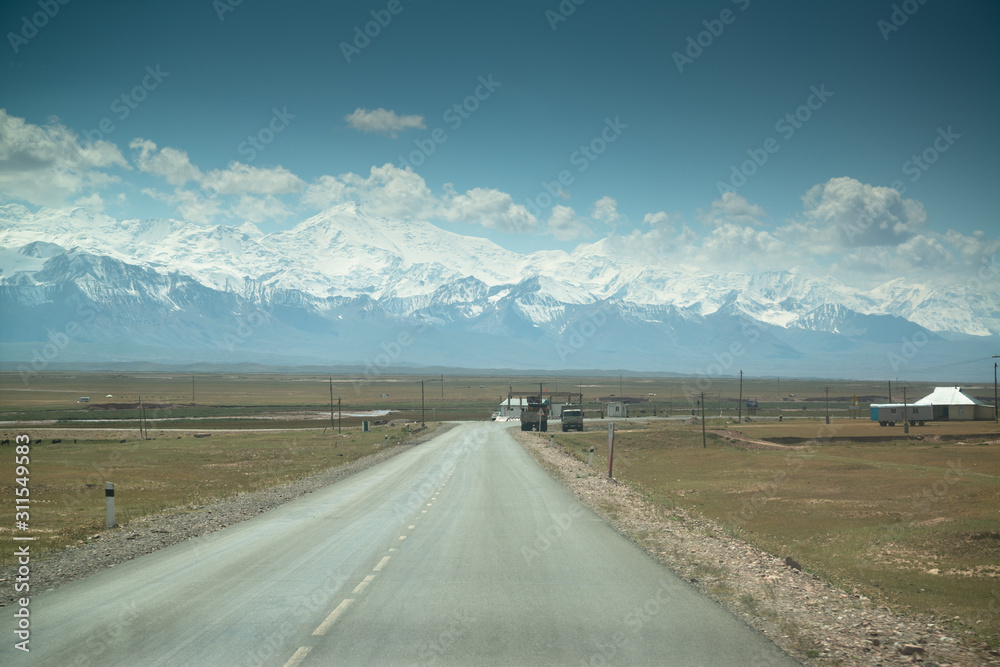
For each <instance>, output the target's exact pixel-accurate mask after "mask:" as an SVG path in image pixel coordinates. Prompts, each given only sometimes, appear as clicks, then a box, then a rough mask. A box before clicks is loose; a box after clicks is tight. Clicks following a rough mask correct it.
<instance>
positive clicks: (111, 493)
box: [104, 482, 115, 528]
mask: <svg viewBox="0 0 1000 667" xmlns="http://www.w3.org/2000/svg"><path fill="white" fill-rule="evenodd" d="M104 499H105V502H106V504H107V506H108V517H107V519H108V520H107V524H108V528H114V527H115V485H114V484H112V483H111V482H105V483H104Z"/></svg>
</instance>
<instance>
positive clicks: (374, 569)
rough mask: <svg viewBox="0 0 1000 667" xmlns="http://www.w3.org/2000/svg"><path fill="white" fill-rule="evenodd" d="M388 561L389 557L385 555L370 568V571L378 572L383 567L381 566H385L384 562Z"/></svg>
mask: <svg viewBox="0 0 1000 667" xmlns="http://www.w3.org/2000/svg"><path fill="white" fill-rule="evenodd" d="M388 562H389V557H388V556H385V557H383V558H382V560H380V561H379V562H378V565H376V566H375V567H374V568H373V569H372V571H373V572H379V571H381V570H382V568H383V567H385V564H386V563H388Z"/></svg>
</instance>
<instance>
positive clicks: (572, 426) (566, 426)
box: [562, 403, 583, 432]
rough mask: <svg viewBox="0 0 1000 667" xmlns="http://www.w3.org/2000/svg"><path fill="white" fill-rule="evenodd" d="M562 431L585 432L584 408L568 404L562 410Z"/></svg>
mask: <svg viewBox="0 0 1000 667" xmlns="http://www.w3.org/2000/svg"><path fill="white" fill-rule="evenodd" d="M562 430H563V432H566V431H573V430H576V431H582V430H583V406H582V405H578V404H574V403H567V404H566V405H564V406H563V409H562Z"/></svg>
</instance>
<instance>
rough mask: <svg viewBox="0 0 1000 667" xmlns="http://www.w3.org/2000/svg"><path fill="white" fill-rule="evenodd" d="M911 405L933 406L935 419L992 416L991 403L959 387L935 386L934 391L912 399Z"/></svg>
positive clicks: (984, 417) (966, 418) (957, 419)
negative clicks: (984, 401)
mask: <svg viewBox="0 0 1000 667" xmlns="http://www.w3.org/2000/svg"><path fill="white" fill-rule="evenodd" d="M913 405H917V406H924V405H929V406H933V410H934V418H935V419H944V420H948V421H971V420H973V419H993V418H994V408H993V406H992V405H989V404H987V403H983V402H982V401H980V400H979V399H978V398H973V397H972V396H969V395H968V394H966V393H965V392H964V391H962V388H961V387H935V388H934V391H932V392H931V393H929V394H927V395H926V396H924V397H923V398H921V399H920V400H918V401H914V402H913Z"/></svg>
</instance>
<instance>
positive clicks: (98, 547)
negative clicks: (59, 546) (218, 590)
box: [0, 423, 455, 607]
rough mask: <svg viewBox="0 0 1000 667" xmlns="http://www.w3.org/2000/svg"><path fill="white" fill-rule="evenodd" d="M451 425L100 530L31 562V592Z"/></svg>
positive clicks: (377, 459)
mask: <svg viewBox="0 0 1000 667" xmlns="http://www.w3.org/2000/svg"><path fill="white" fill-rule="evenodd" d="M454 426H455V424H453V423H445V424H441V425H439V426H438V427H437V428H436V429H435V430H433V431H430V432H428V433H425V434H422V435H419V436H417V437H416V438H414V439H413V440H412V441H410V442H409V443H407V444H405V445H396V446H395V447H389V448H385V449H380V450H379V451H377V452H375V453H373V454H369V455H368V456H365V457H363V458H360V459H357V460H356V461H352V462H350V463H347V464H345V465H342V466H337V467H336V468H329V469H327V470H324V471H323V472H320V473H317V474H315V475H311V476H309V477H304V478H302V479H298V480H295V481H292V482H287V483H284V484H279V485H278V486H274V487H271V488H269V489H263V490H261V491H254V492H251V493H242V494H239V495H237V496H234V497H232V498H227V499H225V500H221V501H219V502H217V503H213V504H211V505H204V506H200V507H195V508H184V509H183V510H179V511H176V512H170V511H169V510H168V511H167V512H166V513H161V514H156V515H152V516H148V517H143V518H140V519H136V520H134V521H130V522H129V523H128V524H127V525H125V526H121V527H119V528H116V529H112V530H105V531H102V532H100V533H97V534H95V535H94V536H93V537H92V538H91V539H90V540H88V541H87V542H85V543H84V544H80V545H76V546H72V547H68V548H66V549H63V550H62V551H58V552H50V553H48V554H45V555H44V556H42V557H41V558H39V559H37V560H35V559H34V558H33V559H32V561H31V593H32V596H36V595H38V594H39V593H42V592H44V591H49V590H52V589H54V588H57V587H59V586H61V585H62V584H65V583H68V582H70V581H74V580H76V579H82V578H83V577H86V576H89V575H91V574H94V573H96V572H99V571H101V570H104V569H107V568H109V567H112V566H114V565H117V564H118V563H124V562H125V561H129V560H132V559H133V558H138V557H139V556H143V555H145V554H148V553H152V552H153V551H156V550H158V549H162V548H163V547H168V546H170V545H171V544H176V543H177V542H183V541H184V540H189V539H191V538H195V537H200V536H202V535H206V534H208V533H211V532H214V531H216V530H219V529H221V528H225V527H226V526H231V525H233V524H235V523H239V522H241V521H246V520H247V519H250V518H253V517H255V516H257V515H258V514H262V513H264V512H266V511H268V510H269V509H273V508H274V507H277V506H278V505H281V504H283V503H286V502H288V501H290V500H295V499H296V498H298V497H300V496H303V495H305V494H307V493H312V492H313V491H316V490H317V489H321V488H323V487H324V486H329V485H330V484H333V483H334V482H338V481H340V480H342V479H344V478H346V477H349V476H350V475H353V474H355V473H358V472H361V471H362V470H365V469H367V468H370V467H372V466H374V465H377V464H379V463H381V462H383V461H385V460H386V459H389V458H391V457H393V456H395V455H397V454H400V453H402V452H404V451H406V450H407V449H410V448H411V447H413V446H414V445H419V444H421V443H423V442H426V441H428V440H430V439H432V438H436V437H437V436H439V435H441V434H442V433H445V432H447V431H448V430H450V429H451V428H453V427H454ZM16 570H17V566H16V565H11V566H8V567H6V568H4V569H3V570H0V587H2V588H0V590H2V593H0V607H4V606H7V605H9V604H10V603H11V602H12V601H13V600H14V599H15V598H16V597H19V596H18V595H15V593H14V586H13V581H14V577H15V576H16Z"/></svg>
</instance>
